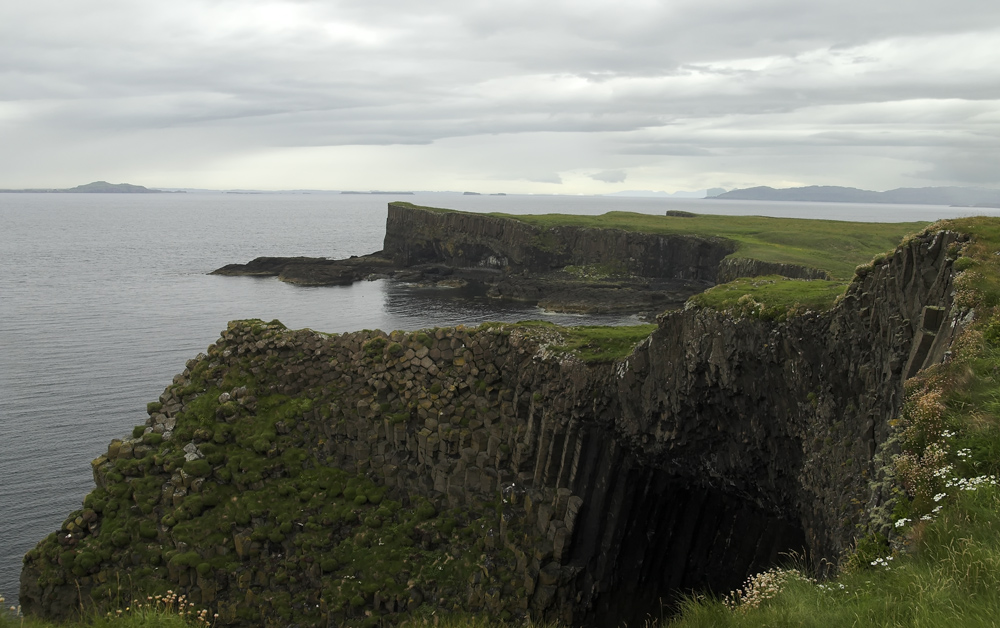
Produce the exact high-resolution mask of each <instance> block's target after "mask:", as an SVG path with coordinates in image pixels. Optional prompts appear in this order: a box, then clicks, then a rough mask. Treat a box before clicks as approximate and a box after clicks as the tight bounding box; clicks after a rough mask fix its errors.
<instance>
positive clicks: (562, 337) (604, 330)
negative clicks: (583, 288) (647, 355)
mask: <svg viewBox="0 0 1000 628" xmlns="http://www.w3.org/2000/svg"><path fill="white" fill-rule="evenodd" d="M481 327H482V328H483V329H493V328H496V329H510V328H513V327H522V328H533V329H546V330H551V331H554V332H557V334H558V337H559V340H558V341H556V342H553V343H551V344H549V345H548V348H549V350H552V351H555V352H556V353H562V354H567V355H573V356H575V357H577V358H579V359H580V360H582V361H583V362H586V363H588V364H603V363H608V362H614V361H615V360H620V359H622V358H624V357H625V356H627V355H629V354H630V353H632V350H633V349H634V348H635V345H636V344H638V343H640V342H642V341H643V340H645V339H646V338H647V337H648V336H649V335H650V334H651V333H653V330H655V329H656V325H655V324H648V325H624V326H620V327H602V326H587V325H582V326H576V327H562V326H560V325H555V324H553V323H549V322H547V321H521V322H519V323H483V324H482V326H481Z"/></svg>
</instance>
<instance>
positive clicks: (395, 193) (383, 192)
mask: <svg viewBox="0 0 1000 628" xmlns="http://www.w3.org/2000/svg"><path fill="white" fill-rule="evenodd" d="M341 194H393V195H400V194H411V195H412V194H413V192H393V191H384V190H372V191H371V192H355V191H354V190H345V191H343V192H341Z"/></svg>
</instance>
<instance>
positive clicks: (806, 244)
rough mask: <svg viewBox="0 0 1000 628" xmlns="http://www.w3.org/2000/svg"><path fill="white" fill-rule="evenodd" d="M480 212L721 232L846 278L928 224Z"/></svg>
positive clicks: (764, 253)
mask: <svg viewBox="0 0 1000 628" xmlns="http://www.w3.org/2000/svg"><path fill="white" fill-rule="evenodd" d="M393 205H398V206H401V207H413V208H416V209H424V210H428V211H432V212H436V213H456V212H457V210H452V209H443V208H438V207H424V206H420V205H414V204H412V203H405V202H398V203H393ZM457 213H463V212H457ZM481 215H486V216H495V217H499V218H509V219H511V220H518V221H521V222H525V223H528V224H530V225H534V226H536V227H541V228H543V229H551V228H554V227H563V226H573V227H586V228H595V229H622V230H625V231H640V232H644V233H657V234H679V235H698V236H704V237H717V238H726V239H728V240H732V241H734V242H736V244H737V247H738V249H737V251H736V252H735V253H733V254H732V255H731V256H730V257H738V258H751V259H759V260H762V261H765V262H777V263H782V264H799V265H802V266H809V267H812V268H819V269H821V270H825V271H827V272H828V273H830V275H832V276H833V277H834V278H837V279H848V278H850V277H851V276H852V275H853V274H854V268H855V267H856V266H858V265H859V264H863V263H865V262H867V261H868V260H870V259H871V258H872V257H874V256H875V255H877V254H879V253H883V252H885V251H888V250H891V249H893V248H895V247H896V245H897V244H898V243H899V241H900V240H901V239H902V238H903V236H905V235H907V234H910V233H913V232H915V231H919V230H921V229H923V228H924V227H926V226H927V223H926V222H900V223H868V222H842V221H837V220H811V219H800V218H768V217H764V216H710V215H705V214H691V215H686V216H656V215H652V214H637V213H633V212H621V211H616V212H608V213H606V214H601V215H600V216H581V215H576V214H537V215H516V214H503V213H490V214H481Z"/></svg>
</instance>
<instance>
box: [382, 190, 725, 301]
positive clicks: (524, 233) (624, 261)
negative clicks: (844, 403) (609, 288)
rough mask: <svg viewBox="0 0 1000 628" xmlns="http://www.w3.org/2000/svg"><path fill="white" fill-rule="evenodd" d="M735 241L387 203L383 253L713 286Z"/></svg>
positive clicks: (406, 259) (407, 262) (402, 259)
mask: <svg viewBox="0 0 1000 628" xmlns="http://www.w3.org/2000/svg"><path fill="white" fill-rule="evenodd" d="M734 250H735V246H734V245H733V243H731V242H728V241H725V240H721V239H714V238H702V237H697V236H669V235H652V234H646V233H637V232H631V231H620V230H615V229H586V228H579V227H567V226H564V227H554V228H551V229H541V228H538V227H535V226H533V225H529V224H526V223H523V222H519V221H517V220H512V219H509V218H499V217H493V216H483V215H479V214H468V213H462V212H444V211H440V212H437V211H430V210H426V209H421V208H414V207H407V206H400V205H396V204H390V205H389V215H388V219H387V221H386V235H385V241H384V245H383V253H384V254H385V255H387V256H389V257H391V258H392V259H393V260H394V261H395V262H396V263H397V264H398V265H400V266H413V265H416V264H422V263H428V262H436V263H444V264H447V265H449V266H457V267H482V268H492V269H496V270H509V271H510V272H512V273H520V272H521V271H528V272H548V271H551V270H553V269H558V268H562V267H564V266H568V265H571V264H576V265H584V264H610V265H616V266H618V265H624V266H625V268H623V270H627V271H628V272H629V273H632V274H635V275H638V276H640V277H658V278H668V279H688V280H696V281H709V282H711V281H715V278H716V274H717V272H718V266H719V262H720V261H721V260H722V258H724V257H725V256H726V255H729V254H730V253H732V252H733V251H734Z"/></svg>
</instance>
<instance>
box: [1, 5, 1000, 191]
mask: <svg viewBox="0 0 1000 628" xmlns="http://www.w3.org/2000/svg"><path fill="white" fill-rule="evenodd" d="M54 16H55V17H54ZM990 24H1000V3H987V2H977V1H973V0H958V1H956V2H953V3H951V4H949V5H948V6H947V7H944V6H943V5H942V4H941V3H939V2H934V1H932V0H910V1H907V2H904V1H903V0H886V1H885V2H882V3H879V4H878V5H877V7H873V5H872V4H871V2H870V1H867V0H866V1H865V2H862V1H861V0H842V1H841V2H837V3H832V2H822V3H804V2H801V0H769V1H767V2H755V3H734V2H731V1H728V0H710V1H704V0H703V1H699V2H695V1H693V0H675V1H672V2H670V3H632V2H629V1H627V0H625V1H618V2H614V3H611V2H594V1H587V0H576V1H574V2H571V1H569V0H557V1H555V0H554V1H553V2H547V3H537V2H528V1H527V0H515V1H512V2H510V3H468V2H458V1H457V0H456V1H450V0H449V1H445V0H428V1H427V2H421V3H420V4H419V5H414V4H412V3H404V2H402V1H401V0H389V1H385V2H378V3H357V2H310V1H300V2H288V1H286V2H273V3H265V2H255V1H252V0H244V1H241V2H236V1H226V0H223V1H221V2H214V3H210V2H206V1H203V0H178V2H176V3H172V4H171V5H170V6H167V5H155V4H146V3H135V2H129V1H126V0H95V1H94V2H91V3H86V4H77V3H66V2H60V1H55V0H36V2H33V3H30V4H29V3H7V5H5V6H3V7H2V8H0V103H2V104H3V105H4V107H3V108H0V125H3V124H15V122H12V121H16V124H17V125H18V128H19V129H20V132H19V135H18V137H24V138H31V137H35V138H43V137H44V138H48V137H49V135H50V134H51V132H52V131H53V130H59V131H60V132H62V133H64V134H65V135H67V136H74V137H80V138H82V137H86V136H87V135H90V136H92V137H94V138H102V137H108V136H113V135H116V134H130V133H141V132H144V131H155V130H157V129H178V130H180V129H187V130H190V131H193V132H197V133H201V134H203V135H204V136H205V137H211V138H213V141H217V142H218V144H217V145H215V144H213V145H212V149H213V150H219V151H226V150H227V148H226V147H227V146H229V147H230V150H232V151H242V150H249V149H253V148H259V149H264V148H268V147H297V146H301V147H307V146H327V145H329V146H333V145H379V144H383V145H391V144H409V145H428V144H432V143H434V142H438V141H442V140H445V139H448V138H459V137H471V136H477V135H490V134H536V133H556V134H563V135H565V136H566V137H570V136H575V134H580V133H585V134H594V135H595V136H597V135H600V136H607V138H609V139H608V140H607V141H605V144H606V145H607V146H609V147H611V148H610V149H609V154H611V153H613V154H618V155H632V156H635V157H636V158H637V159H638V158H642V157H644V156H645V157H649V158H656V157H665V158H667V157H671V156H700V157H705V158H713V157H724V156H725V155H726V154H728V153H727V151H729V150H730V149H732V150H737V151H739V150H748V149H750V148H752V147H758V148H761V149H767V148H769V147H782V146H797V145H803V144H809V143H812V144H820V145H827V146H833V147H852V146H853V147H871V146H875V147H890V148H891V147H895V148H897V149H899V150H904V149H906V148H907V147H910V148H913V149H914V150H917V149H919V148H921V147H926V146H932V145H938V146H943V147H953V146H956V145H962V144H963V143H968V142H971V141H972V140H970V139H969V136H970V133H969V132H968V130H969V129H970V128H976V129H977V132H978V133H980V134H984V133H985V134H988V133H993V132H995V131H996V127H997V122H995V121H994V122H991V121H989V120H985V121H984V120H978V119H975V118H974V117H973V116H971V115H967V114H963V113H962V112H961V111H958V110H957V109H955V110H953V111H943V110H942V111H943V112H942V113H941V114H940V116H939V118H938V119H937V120H925V121H920V120H918V119H916V118H915V117H914V119H906V118H905V117H904V118H900V117H899V116H898V115H889V116H888V117H887V118H886V116H881V115H880V114H879V113H878V112H875V111H857V110H856V109H857V106H859V105H865V104H869V103H899V102H903V101H907V100H917V99H929V100H935V101H942V100H944V99H950V100H951V101H954V102H955V103H957V104H959V105H960V104H962V103H963V102H973V101H986V100H990V99H1000V72H998V70H996V69H995V68H993V67H991V66H990V65H984V66H983V67H966V66H967V65H968V64H967V63H966V58H967V56H968V55H966V54H963V49H960V48H959V49H955V50H953V53H954V58H953V60H952V61H951V62H949V61H948V58H947V55H934V54H930V55H929V58H927V57H928V54H929V53H922V52H921V51H922V50H926V49H925V48H923V47H922V46H923V45H924V44H922V43H920V42H923V39H922V38H934V37H938V36H950V35H954V36H956V37H959V39H957V40H956V42H957V43H956V44H955V45H956V46H961V45H965V44H962V42H963V41H965V40H964V39H961V38H962V37H968V38H972V39H970V40H969V41H970V42H971V43H968V44H967V45H968V46H969V50H974V49H975V46H979V45H982V44H981V43H977V42H976V41H973V40H974V38H975V37H976V36H977V33H978V36H979V38H980V41H981V40H989V39H990V36H991V33H990V32H989V31H985V30H983V29H984V28H988V26H989V25H990ZM960 33H965V35H955V34H960ZM992 35H995V32H994V33H992ZM994 39H995V37H994ZM928 41H931V39H928ZM914 42H916V43H914ZM867 44H872V46H868V47H866V45H867ZM932 44H933V42H931V44H927V45H932ZM899 50H903V53H899V52H898V51H899ZM893 54H897V56H895V57H893V56H892V55H893ZM921 54H924V56H923V57H922V56H921ZM763 57H771V58H770V59H769V60H766V61H761V60H760V58H763ZM883 57H885V58H886V59H888V60H883ZM831 64H834V65H835V64H842V65H843V66H847V65H850V66H851V67H852V68H854V69H853V70H851V72H845V71H840V70H838V69H837V68H834V67H833V66H832V65H831ZM959 65H961V66H962V69H963V71H962V72H956V71H955V69H956V68H957V67H959ZM5 112H7V113H5ZM837 112H840V113H839V116H840V117H838V114H837ZM5 115H6V116H7V117H6V118H5V117H4V116H5ZM949 116H953V117H950V118H949ZM880 124H884V125H885V126H886V128H888V129H889V130H890V131H891V132H888V133H884V132H882V131H883V129H880V128H878V125H880ZM546 137H547V138H549V137H550V136H546ZM24 141H30V139H25V140H24ZM45 141H52V140H51V139H46V140H45ZM553 141H555V140H553ZM16 150H17V147H16V146H8V147H7V148H0V164H2V162H3V161H4V160H12V159H14V158H15V157H14V152H15V151H16ZM53 150H58V144H57V143H56V144H53ZM591 165H593V164H591ZM616 165H617V164H616ZM608 166H610V164H609V165H608ZM608 166H604V167H608ZM597 167H602V166H597ZM942 167H944V166H942ZM970 167H971V166H970ZM506 170H510V168H507V169H506ZM556 170H558V168H555V167H542V168H540V170H539V171H540V172H543V173H548V172H549V171H556ZM967 171H969V172H971V170H968V169H967ZM926 172H927V175H926V176H928V177H931V176H939V175H940V176H944V175H945V174H946V173H944V172H943V171H940V172H939V170H938V169H937V166H933V167H930V166H929V167H928V169H927V170H926ZM599 174H600V173H599ZM596 176H597V175H594V176H593V177H592V178H596ZM522 178H526V179H528V180H535V181H549V182H556V181H557V180H558V181H561V178H560V176H559V175H558V174H551V175H550V174H543V175H542V176H541V177H538V178H532V177H522ZM598 180H601V179H598Z"/></svg>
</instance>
